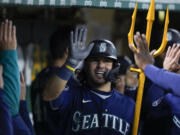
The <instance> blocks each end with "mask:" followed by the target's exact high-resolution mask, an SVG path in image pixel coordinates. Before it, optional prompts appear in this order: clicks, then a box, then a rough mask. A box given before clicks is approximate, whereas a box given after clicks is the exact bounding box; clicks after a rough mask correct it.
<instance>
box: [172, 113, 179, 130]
mask: <svg viewBox="0 0 180 135" xmlns="http://www.w3.org/2000/svg"><path fill="white" fill-rule="evenodd" d="M173 122H174V124H175V125H176V126H177V127H178V128H180V120H179V119H178V118H177V117H176V116H175V115H174V116H173Z"/></svg>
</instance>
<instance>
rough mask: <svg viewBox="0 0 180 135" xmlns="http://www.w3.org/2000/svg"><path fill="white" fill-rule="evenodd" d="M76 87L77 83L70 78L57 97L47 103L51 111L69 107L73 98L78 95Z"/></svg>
mask: <svg viewBox="0 0 180 135" xmlns="http://www.w3.org/2000/svg"><path fill="white" fill-rule="evenodd" d="M77 86H78V83H77V82H76V81H75V80H74V79H73V78H70V80H69V81H68V84H67V85H66V87H65V88H64V90H63V91H62V93H61V94H60V95H59V97H58V98H57V99H55V100H52V101H50V102H49V105H50V108H51V109H52V110H58V109H60V110H63V109H64V108H66V107H67V106H71V105H72V101H73V97H75V96H76V95H79V93H78V89H77Z"/></svg>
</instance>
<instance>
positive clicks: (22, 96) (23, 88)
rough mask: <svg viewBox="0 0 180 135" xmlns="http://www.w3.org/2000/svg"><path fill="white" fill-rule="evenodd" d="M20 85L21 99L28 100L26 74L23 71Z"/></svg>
mask: <svg viewBox="0 0 180 135" xmlns="http://www.w3.org/2000/svg"><path fill="white" fill-rule="evenodd" d="M20 87H21V88H20V89H21V95H20V100H26V84H25V81H24V76H23V73H22V72H20Z"/></svg>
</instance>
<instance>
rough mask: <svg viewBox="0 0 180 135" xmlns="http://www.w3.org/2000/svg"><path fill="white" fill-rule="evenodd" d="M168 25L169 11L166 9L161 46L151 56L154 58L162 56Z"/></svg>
mask: <svg viewBox="0 0 180 135" xmlns="http://www.w3.org/2000/svg"><path fill="white" fill-rule="evenodd" d="M168 24H169V9H168V8H167V11H166V20H165V24H164V33H163V39H162V43H161V46H160V47H159V49H158V50H157V51H156V52H155V53H154V54H153V55H154V57H156V56H159V55H160V54H162V53H163V51H164V49H165V48H166V44H167V42H168V39H167V31H168Z"/></svg>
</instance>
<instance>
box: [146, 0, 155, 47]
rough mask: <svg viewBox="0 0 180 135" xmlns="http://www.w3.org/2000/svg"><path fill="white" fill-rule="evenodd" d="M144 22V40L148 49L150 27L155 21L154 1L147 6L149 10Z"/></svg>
mask: <svg viewBox="0 0 180 135" xmlns="http://www.w3.org/2000/svg"><path fill="white" fill-rule="evenodd" d="M146 20H147V27H146V40H147V43H148V48H149V46H150V40H151V30H152V25H153V22H154V20H155V0H151V4H150V6H149V10H148V14H147V17H146Z"/></svg>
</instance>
